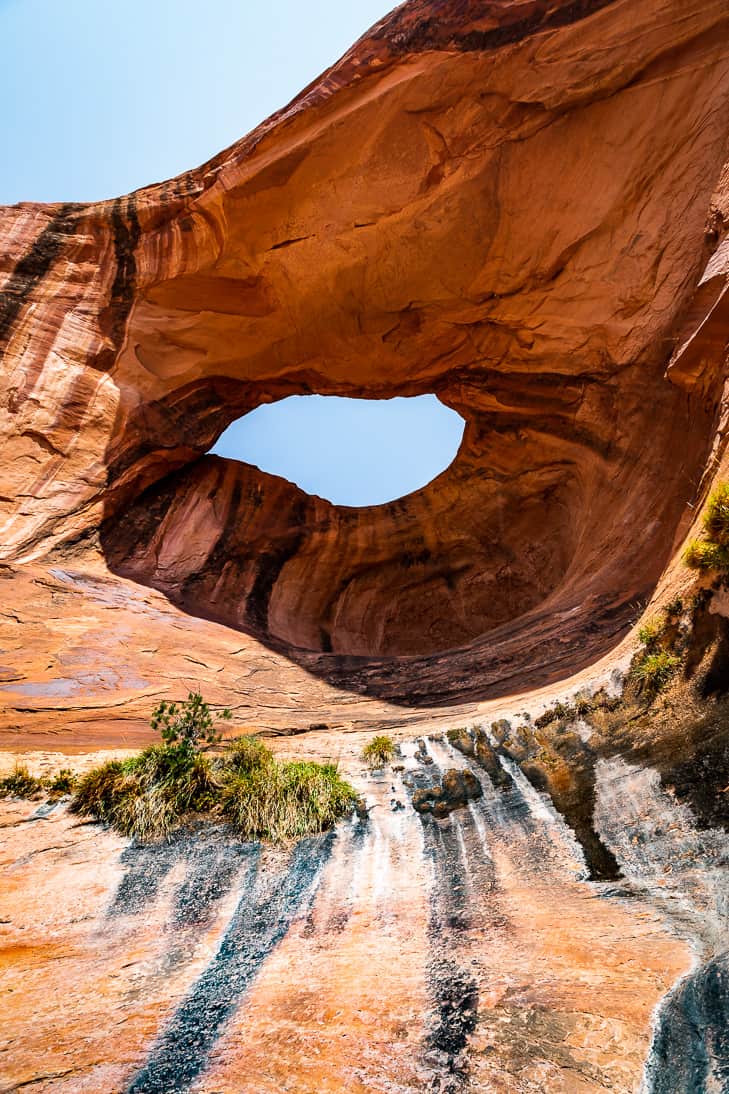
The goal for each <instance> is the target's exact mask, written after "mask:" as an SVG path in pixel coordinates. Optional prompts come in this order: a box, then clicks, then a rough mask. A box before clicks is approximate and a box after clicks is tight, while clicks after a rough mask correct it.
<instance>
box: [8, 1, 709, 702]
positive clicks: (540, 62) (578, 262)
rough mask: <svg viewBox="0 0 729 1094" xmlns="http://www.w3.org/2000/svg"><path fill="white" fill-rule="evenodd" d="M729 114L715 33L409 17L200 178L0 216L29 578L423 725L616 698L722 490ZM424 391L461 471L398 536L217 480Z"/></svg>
mask: <svg viewBox="0 0 729 1094" xmlns="http://www.w3.org/2000/svg"><path fill="white" fill-rule="evenodd" d="M728 107H729V11H727V8H726V4H725V3H724V0H680V2H679V0H612V2H606V0H585V2H583V3H579V4H575V3H566V2H558V3H547V2H546V0H528V2H526V0H525V2H515V0H508V2H507V0H503V2H502V0H491V2H485V0H484V2H479V3H476V2H463V0H459V2H456V0H449V2H442V3H437V4H436V3H432V2H426V0H412V2H411V3H408V4H405V5H404V6H402V7H401V8H399V9H398V10H397V11H396V12H394V13H393V14H392V15H391V16H390V17H388V18H387V19H385V20H383V21H382V23H380V24H379V25H378V26H377V27H375V28H374V30H373V31H372V32H371V33H370V34H369V35H367V36H366V37H365V38H364V39H362V40H361V41H360V42H359V43H357V45H356V46H354V47H353V49H352V50H351V51H350V53H348V54H347V55H346V56H345V57H344V58H343V59H342V60H341V61H340V62H339V63H338V64H337V65H335V66H334V68H332V69H331V70H330V71H329V72H327V73H326V74H325V75H324V76H323V77H322V78H321V79H320V80H319V81H318V82H316V83H315V84H313V85H312V86H311V87H310V88H308V89H307V90H306V91H305V92H304V93H302V95H301V96H299V98H298V99H296V100H295V101H294V102H293V103H292V104H291V105H290V106H289V107H287V108H286V109H285V110H283V111H281V112H280V113H279V114H277V115H276V116H274V117H273V118H272V119H270V120H269V121H267V122H266V123H264V124H263V125H262V126H261V127H259V129H258V130H256V131H255V132H254V133H253V134H251V135H250V136H249V137H247V138H245V139H244V140H242V141H241V142H239V143H238V144H237V145H234V146H233V147H232V148H231V149H229V150H228V151H226V152H224V153H222V154H221V155H220V156H219V157H217V158H216V159H215V160H213V161H211V162H210V163H208V164H206V165H204V166H203V167H201V168H199V169H198V170H196V171H192V172H190V173H188V174H186V175H184V176H181V177H180V178H178V179H176V180H173V181H172V182H168V183H164V184H162V185H158V186H153V187H150V188H148V189H145V190H141V191H138V192H136V193H134V194H132V195H130V196H128V197H125V198H120V199H118V200H116V201H112V202H104V203H99V204H94V205H86V206H81V205H64V206H35V205H22V204H21V205H18V206H15V207H13V208H11V209H6V210H4V212H3V215H2V220H1V221H0V238H1V239H2V255H3V257H2V275H3V277H4V285H3V295H2V303H1V304H0V339H1V342H0V346H1V348H2V352H3V355H4V364H3V372H2V381H1V382H2V385H3V387H2V395H1V400H2V401H1V402H0V412H1V413H2V428H3V433H4V437H5V447H4V451H3V459H2V467H1V468H0V473H1V475H2V482H1V484H0V504H1V505H2V514H3V523H2V537H1V540H0V543H1V554H2V557H3V558H4V559H5V561H6V562H7V563H8V564H9V565H12V566H13V567H17V566H18V565H21V564H27V563H28V562H30V561H33V562H34V563H36V564H41V565H42V566H47V564H48V560H49V558H55V559H58V558H62V559H64V560H65V561H66V562H68V560H69V559H72V560H73V563H74V566H75V568H76V569H77V570H78V569H80V570H84V569H86V570H87V571H88V569H89V568H90V567H91V568H95V571H96V572H99V571H102V572H103V569H104V567H105V566H106V565H108V567H109V568H110V569H111V570H112V571H113V572H114V573H116V574H120V575H124V576H126V577H127V578H131V579H132V580H133V581H135V582H138V583H141V584H146V585H151V586H154V587H155V588H157V589H159V590H161V591H163V592H164V593H165V594H166V595H167V596H168V597H169V598H170V599H171V600H172V601H173V602H174V603H175V604H177V605H179V606H180V607H181V608H182V609H183V610H184V612H185V613H186V614H185V615H181V616H180V617H179V618H180V620H181V621H182V622H181V623H180V625H181V626H184V625H186V624H185V622H184V621H185V620H186V619H187V618H189V617H190V616H199V617H203V618H207V619H212V620H217V621H219V622H221V623H223V624H225V625H226V626H233V627H235V628H239V629H240V630H241V631H244V632H247V633H248V634H249V635H251V636H253V638H254V639H255V641H254V643H253V645H249V647H248V648H250V649H255V650H258V651H260V653H259V656H260V658H261V659H265V656H266V655H264V654H263V652H262V650H261V647H260V646H259V645H258V642H262V643H265V644H266V645H268V646H269V647H272V648H273V649H274V650H276V651H278V652H279V653H281V654H282V655H283V656H284V657H285V658H289V659H292V660H294V661H296V662H298V663H300V664H301V665H302V666H303V667H304V668H305V669H306V670H307V671H308V673H311V674H313V675H316V676H320V677H323V678H324V680H325V681H328V682H329V683H333V684H336V685H337V686H338V687H341V688H343V689H345V690H355V691H357V690H358V691H362V692H364V693H367V694H375V695H378V696H379V697H382V698H385V699H391V700H393V701H395V702H398V703H427V702H433V701H438V702H442V701H451V702H454V701H457V700H459V699H462V698H464V697H480V696H482V695H484V694H488V693H489V689H491V691H492V692H493V691H494V690H495V689H497V688H500V689H501V690H502V691H503V690H507V689H509V688H510V689H512V690H513V687H514V680H515V679H517V680H523V679H526V678H528V679H529V680H530V681H531V682H539V681H540V680H541V681H544V680H546V679H549V678H550V677H551V678H554V677H555V676H557V675H560V674H562V675H564V674H565V673H566V672H567V671H568V670H570V669H574V668H577V667H579V666H581V665H582V666H584V665H587V664H589V663H590V662H591V661H592V660H594V659H595V658H596V656H598V655H599V654H600V653H602V652H604V651H605V650H606V649H608V648H609V647H610V646H611V645H613V644H614V643H615V641H616V639H617V637H619V636H620V634H621V633H624V632H625V629H626V627H627V625H628V622H629V621H630V620H631V618H632V617H634V615H635V604H636V602H637V601H639V600H640V598H641V597H644V596H645V595H646V594H648V593H650V591H651V590H652V588H653V587H654V585H655V582H656V580H657V579H658V577H659V575H660V573H661V571H662V570H663V569H664V567H665V565H666V563H667V562H668V561H669V560H670V558H671V555H672V552H673V551H674V549H675V547H676V545H677V544H679V543H680V541H681V539H682V538H683V536H684V534H685V532H686V530H687V527H688V525H689V524H690V522H691V520H692V519H693V510H692V509H691V508H690V506H691V505H693V504H694V503H695V501H696V499H697V497H700V496H701V494H702V492H703V491H704V490H705V489H706V486H707V485H708V482H709V480H710V478H711V473H713V470H714V469H715V465H716V461H717V460H718V458H719V457H720V455H721V445H722V443H723V432H722V424H721V423H722V420H723V419H722V418H721V414H722V403H721V398H722V385H723V356H724V347H725V342H726V338H725V335H726V325H727V320H728V319H729V315H728V313H727V304H726V300H727V299H728V298H727V297H726V295H725V286H726V266H727V261H728V259H727V255H729V251H728V250H727V246H729V245H727V244H725V243H724V232H725V227H726V217H727V215H728V214H729V198H727V193H728V192H729V190H728V188H727V176H726V173H725V174H724V175H723V176H722V169H723V167H724V164H725V163H726V162H727V158H728V157H727V134H728V132H729V109H728ZM669 365H670V367H669V368H668V373H667V374H666V368H667V366H669ZM430 391H434V392H436V393H437V394H438V395H439V397H440V398H441V399H443V401H444V402H446V403H447V404H448V405H450V406H452V407H453V408H454V409H456V410H457V411H458V412H459V413H461V414H462V415H463V417H464V418H465V420H466V423H467V425H466V431H465V435H464V440H463V443H462V446H461V449H460V451H459V453H458V456H457V458H456V459H455V461H454V463H453V464H452V466H451V467H450V468H449V469H448V470H447V471H445V472H444V473H443V474H442V475H441V476H439V477H438V479H436V480H435V481H434V482H433V483H431V484H430V485H429V486H427V487H426V488H425V489H423V490H421V491H418V492H416V493H414V494H412V495H409V496H408V497H406V498H403V499H401V500H400V501H398V502H393V503H392V504H389V505H384V506H379V507H375V508H369V509H362V510H351V509H343V508H337V507H333V506H331V505H329V504H328V503H326V502H324V501H322V500H320V499H318V498H311V497H307V496H306V495H304V494H302V493H301V492H300V491H299V490H297V489H296V488H295V487H293V486H292V485H290V484H288V483H286V482H284V481H282V480H279V479H276V478H274V477H272V476H269V475H266V474H263V473H261V472H260V471H258V470H257V469H255V468H251V467H248V466H244V465H240V464H237V463H235V462H231V461H226V460H221V459H219V458H214V457H210V456H206V455H205V453H206V451H207V450H208V449H209V447H210V446H211V444H212V443H213V441H214V440H215V438H216V437H217V436H218V435H219V433H220V432H221V431H222V430H223V429H224V428H225V427H226V426H227V425H228V424H229V422H230V421H231V420H233V419H235V418H236V417H238V416H240V415H241V414H242V413H244V412H245V411H246V410H248V409H250V408H251V407H254V406H256V405H258V404H260V403H262V402H266V401H270V400H273V399H277V398H280V397H282V396H284V395H289V394H292V393H306V392H319V393H329V394H339V395H356V396H365V397H367V396H369V397H384V396H392V395H407V394H411V395H414V394H417V393H421V392H430ZM707 460H708V461H709V463H708V464H707ZM711 460H713V461H714V462H713V463H711ZM707 467H708V468H709V471H708V472H707ZM99 549H100V550H101V553H102V555H103V562H100V560H99V557H98V551H99ZM13 572H15V571H13ZM120 588H124V589H126V588H127V586H126V585H124V586H120ZM19 616H20V618H21V619H22V617H23V610H22V607H21V610H20V612H19ZM193 631H194V628H193ZM241 641H243V642H246V641H248V640H247V639H241ZM163 656H164V655H163V654H162V658H163ZM404 656H405V657H406V660H403V657H404ZM140 657H141V654H140V655H139V656H138V657H137V660H139V659H140ZM135 671H137V674H138V675H139V676H140V677H141V676H142V675H143V674H142V673H141V672H139V671H138V669H136V670H135ZM526 674H528V676H527V675H526ZM298 678H299V679H300V680H301V681H302V683H301V687H302V688H303V687H305V686H306V685H305V679H306V677H305V676H304V675H303V674H300V675H299V677H298ZM41 682H42V681H41Z"/></svg>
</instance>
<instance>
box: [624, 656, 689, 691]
mask: <svg viewBox="0 0 729 1094" xmlns="http://www.w3.org/2000/svg"><path fill="white" fill-rule="evenodd" d="M680 663H681V662H680V661H679V659H678V657H675V656H674V654H672V653H667V652H666V651H665V650H663V651H661V652H660V653H646V654H645V655H644V656H643V657H641V658H640V659H639V660H638V661H636V662H635V664H634V665H633V668H632V670H631V672H632V674H633V676H635V678H636V679H637V680H640V681H641V682H642V683H643V684H644V685H645V686H646V687H647V688H648V690H649V691H652V692H658V691H660V690H661V688H663V687H665V686H666V684H667V683H668V681H669V680H670V678H671V676H673V674H674V672H675V671H676V669H677V668H678V666H679V665H680Z"/></svg>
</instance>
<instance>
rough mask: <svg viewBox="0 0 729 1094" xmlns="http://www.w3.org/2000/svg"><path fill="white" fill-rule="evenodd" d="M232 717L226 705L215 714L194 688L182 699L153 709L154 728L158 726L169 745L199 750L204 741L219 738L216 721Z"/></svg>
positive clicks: (205, 742) (211, 741)
mask: <svg viewBox="0 0 729 1094" xmlns="http://www.w3.org/2000/svg"><path fill="white" fill-rule="evenodd" d="M232 717H233V715H232V713H231V711H229V710H228V709H227V708H226V709H225V710H223V711H221V712H220V714H219V715H215V714H213V712H212V711H211V710H210V706H209V705H208V704H207V703H206V702H205V700H204V699H203V697H202V695H201V694H200V692H199V691H191V692H189V693H188V696H187V699H185V700H184V702H182V703H168V702H166V701H163V702H161V703H160V704H159V706H158V707H156V708H155V710H154V711H153V712H152V718H151V722H150V724H151V726H152V729H156V730H159V732H160V734H161V736H162V740H163V741H164V743H165V744H166V745H169V746H171V747H174V746H178V747H182V748H185V749H187V750H189V751H190V752H197V751H199V749H200V748H202V746H203V745H212V744H215V742H216V741H219V740H220V732H219V730H218V729H217V728H216V721H218V720H224V721H229V720H230V719H231V718H232Z"/></svg>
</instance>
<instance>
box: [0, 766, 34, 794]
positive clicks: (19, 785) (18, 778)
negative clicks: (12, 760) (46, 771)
mask: <svg viewBox="0 0 729 1094" xmlns="http://www.w3.org/2000/svg"><path fill="white" fill-rule="evenodd" d="M42 790H43V780H42V779H38V778H36V776H35V775H31V773H30V771H29V770H28V768H27V767H26V765H25V764H21V763H16V765H15V767H14V768H13V770H12V771H11V772H10V774H9V775H6V776H5V777H4V778H3V779H0V798H34V797H36V796H37V795H38V794H39V793H40V792H41V791H42Z"/></svg>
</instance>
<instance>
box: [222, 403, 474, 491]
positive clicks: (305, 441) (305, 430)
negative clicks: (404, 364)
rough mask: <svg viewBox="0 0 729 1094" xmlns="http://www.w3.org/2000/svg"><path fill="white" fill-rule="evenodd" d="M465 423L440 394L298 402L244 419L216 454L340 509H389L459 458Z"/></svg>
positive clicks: (266, 406)
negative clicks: (390, 504)
mask: <svg viewBox="0 0 729 1094" xmlns="http://www.w3.org/2000/svg"><path fill="white" fill-rule="evenodd" d="M465 424H466V423H465V421H464V420H463V418H462V417H461V416H460V414H457V413H456V411H455V410H451V409H449V407H447V406H445V405H444V404H443V403H442V402H441V401H440V399H438V397H437V396H436V395H416V396H411V397H404V396H398V397H396V398H391V399H353V398H345V397H342V396H336V395H290V396H288V397H287V398H284V399H280V400H278V401H277V402H273V403H266V404H263V405H261V406H259V407H256V409H255V410H252V411H250V412H249V413H248V414H245V415H243V417H241V418H238V419H237V420H236V421H235V422H233V423H232V424H231V425H230V426H228V428H227V429H226V430H225V432H224V433H223V434H221V436H220V437H219V438H218V440H217V441H216V443H215V445H214V446H213V448H212V449H211V450H210V454H211V455H214V456H222V457H225V458H226V459H231V460H237V461H239V462H241V463H246V464H250V465H252V466H254V467H257V468H259V470H261V471H264V472H266V473H267V474H271V475H277V476H279V477H280V478H283V479H286V480H287V481H288V482H291V483H293V484H294V485H296V486H298V487H299V489H301V490H303V491H304V492H305V493H306V494H309V495H313V496H318V497H321V498H324V499H325V500H326V501H329V502H331V503H332V504H333V505H337V506H347V507H350V508H366V507H369V506H375V505H385V504H387V503H388V502H391V501H396V500H398V499H400V498H402V497H405V496H406V495H408V494H412V493H414V492H415V491H417V490H421V489H423V487H425V486H427V485H428V484H429V483H430V482H432V481H433V480H434V479H435V478H437V476H438V475H440V474H441V473H442V472H443V471H445V470H446V469H447V468H448V467H449V466H450V465H451V463H452V462H453V460H454V459H455V457H456V455H457V453H458V449H459V447H460V445H461V442H462V440H463V432H464V429H465Z"/></svg>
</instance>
